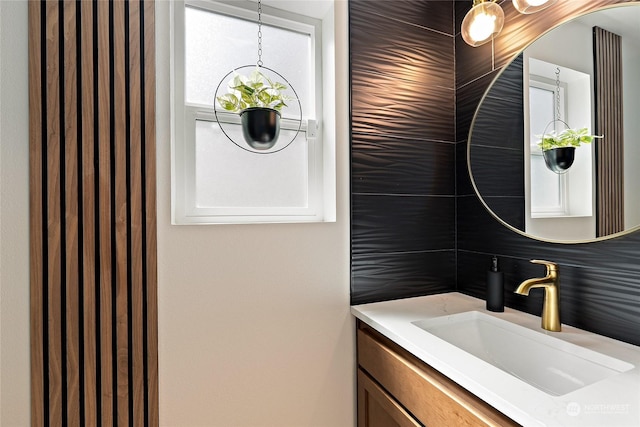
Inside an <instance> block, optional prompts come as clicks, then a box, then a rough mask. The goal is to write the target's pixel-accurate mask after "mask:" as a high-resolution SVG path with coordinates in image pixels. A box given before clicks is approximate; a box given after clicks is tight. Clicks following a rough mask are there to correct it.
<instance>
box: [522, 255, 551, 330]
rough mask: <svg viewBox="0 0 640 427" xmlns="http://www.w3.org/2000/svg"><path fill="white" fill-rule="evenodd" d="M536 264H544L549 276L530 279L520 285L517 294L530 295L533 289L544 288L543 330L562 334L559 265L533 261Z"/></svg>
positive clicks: (537, 260)
mask: <svg viewBox="0 0 640 427" xmlns="http://www.w3.org/2000/svg"><path fill="white" fill-rule="evenodd" d="M531 262H533V263H535V264H543V265H546V266H547V275H546V276H545V277H540V278H535V279H528V280H525V281H524V282H522V283H520V285H519V286H518V289H516V290H515V293H516V294H520V295H529V291H530V290H531V289H532V288H544V303H543V306H542V328H543V329H546V330H548V331H552V332H560V306H559V295H558V292H559V291H558V285H559V283H560V280H559V279H558V265H557V264H555V263H553V262H550V261H543V260H539V259H532V260H531Z"/></svg>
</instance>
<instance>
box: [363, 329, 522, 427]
mask: <svg viewBox="0 0 640 427" xmlns="http://www.w3.org/2000/svg"><path fill="white" fill-rule="evenodd" d="M357 345H358V427H394V426H401V427H404V426H422V425H424V426H427V427H449V426H451V427H471V426H474V427H475V426H500V427H502V426H518V425H519V424H517V423H516V422H514V421H513V420H511V419H510V418H508V417H506V416H505V415H504V414H502V413H501V412H499V411H497V410H496V409H495V408H493V407H492V406H490V405H488V404H487V403H485V402H484V401H483V400H481V399H479V398H478V397H476V396H474V395H473V394H471V393H470V392H468V391H467V390H465V389H464V388H462V387H460V386H459V385H458V384H456V383H454V382H453V381H451V380H450V379H449V378H447V377H445V376H444V375H442V374H441V373H439V372H438V371H436V370H435V369H433V368H432V367H430V366H429V365H427V364H426V363H424V362H422V361H421V360H419V359H417V358H416V357H415V356H413V355H412V354H410V353H409V352H408V351H406V350H404V349H403V348H401V347H400V346H398V345H397V344H395V343H394V342H392V341H391V340H389V339H387V338H386V337H384V336H382V335H381V334H380V333H378V332H377V331H375V330H374V329H372V328H371V327H369V326H367V325H366V324H365V323H363V322H361V321H358V328H357Z"/></svg>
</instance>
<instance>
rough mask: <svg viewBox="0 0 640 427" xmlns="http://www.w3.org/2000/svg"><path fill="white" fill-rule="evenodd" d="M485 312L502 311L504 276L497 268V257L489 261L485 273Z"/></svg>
mask: <svg viewBox="0 0 640 427" xmlns="http://www.w3.org/2000/svg"><path fill="white" fill-rule="evenodd" d="M487 310H489V311H504V274H503V273H502V272H501V271H500V269H499V268H498V257H496V256H494V257H493V258H492V259H491V268H490V269H489V271H487Z"/></svg>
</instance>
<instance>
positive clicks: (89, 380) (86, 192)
mask: <svg viewBox="0 0 640 427" xmlns="http://www.w3.org/2000/svg"><path fill="white" fill-rule="evenodd" d="M94 9H95V7H93V5H92V7H83V8H82V9H81V11H80V12H81V13H79V15H80V26H79V28H80V35H81V36H80V60H81V75H80V82H81V89H80V100H79V102H78V105H79V107H80V111H81V116H80V119H81V122H82V124H81V126H82V129H81V130H82V136H81V141H83V142H84V144H81V145H80V149H81V150H80V151H81V159H82V160H81V163H82V168H81V170H82V174H81V179H80V186H81V187H79V188H78V190H79V192H80V194H81V195H82V198H81V211H82V228H81V229H80V230H81V233H82V234H81V239H80V246H81V248H82V252H81V255H82V258H81V260H82V262H81V263H80V264H81V265H82V287H81V289H82V308H83V310H82V314H83V319H82V321H83V323H82V342H83V354H82V355H81V360H82V361H83V364H84V381H83V384H81V387H82V390H81V393H82V399H83V403H84V405H81V408H84V409H83V410H82V411H81V412H82V413H81V414H80V417H81V419H84V421H85V423H86V425H87V426H91V427H93V426H96V425H97V424H98V405H97V397H98V394H97V384H98V382H97V381H96V379H97V378H96V373H97V371H96V369H97V364H96V360H97V354H96V348H97V346H96V337H98V336H99V333H100V331H99V330H97V328H96V326H97V325H99V323H98V322H97V317H96V315H97V313H96V310H95V307H96V301H97V299H96V298H97V297H98V296H99V293H97V292H96V283H99V278H97V277H96V273H97V272H99V268H97V266H95V260H96V254H97V253H98V252H97V251H96V246H95V245H96V242H97V241H98V239H97V238H96V236H95V230H96V228H95V227H96V218H97V214H96V211H97V209H95V206H96V200H97V199H96V191H95V188H96V184H95V183H96V176H97V175H96V170H95V167H89V166H88V165H92V164H94V159H95V156H96V155H97V150H96V149H95V139H94V131H95V130H97V126H96V123H98V121H97V120H96V119H95V114H96V109H95V108H94V102H92V100H93V98H94V84H96V82H97V80H96V78H95V76H94V57H93V55H94V51H95V49H94V46H95V43H96V39H95V38H94V33H93V29H94V27H93V16H94Z"/></svg>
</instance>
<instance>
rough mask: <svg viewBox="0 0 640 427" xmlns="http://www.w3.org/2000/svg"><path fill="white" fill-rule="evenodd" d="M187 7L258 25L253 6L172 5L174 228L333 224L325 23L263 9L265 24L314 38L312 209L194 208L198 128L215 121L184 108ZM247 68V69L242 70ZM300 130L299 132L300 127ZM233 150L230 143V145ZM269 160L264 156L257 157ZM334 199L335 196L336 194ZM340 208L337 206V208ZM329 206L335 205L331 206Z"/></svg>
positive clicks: (196, 1) (308, 129) (226, 117)
mask: <svg viewBox="0 0 640 427" xmlns="http://www.w3.org/2000/svg"><path fill="white" fill-rule="evenodd" d="M186 7H195V8H199V9H202V10H206V11H211V12H213V13H219V14H223V15H228V16H231V17H236V18H239V19H245V20H249V21H253V22H256V23H257V19H256V11H255V10H254V9H255V5H254V4H253V3H248V2H247V4H244V3H242V4H238V2H233V4H231V2H228V1H220V0H186V1H176V2H171V46H170V48H171V64H172V70H171V71H172V72H171V110H172V143H171V158H172V162H171V163H172V164H171V175H172V179H171V204H172V209H171V212H172V218H171V219H172V223H173V224H177V225H178V224H187V225H188V224H221V223H240V224H245V223H281V222H285V223H299V222H323V221H334V220H335V212H334V213H333V218H332V215H331V214H330V213H329V214H327V212H326V210H327V206H326V202H327V201H326V200H325V198H326V197H327V194H331V193H332V192H331V191H329V192H327V191H326V189H325V188H324V186H325V185H326V181H327V177H326V174H327V173H328V172H330V171H327V170H325V169H326V165H327V162H326V161H325V160H326V159H324V156H325V151H326V149H327V148H326V147H325V146H326V141H324V138H323V131H322V130H323V126H322V123H323V117H322V113H323V95H324V91H325V88H324V87H323V65H322V64H323V58H322V54H323V45H322V21H321V20H319V19H315V18H310V17H307V16H303V15H299V14H294V13H291V12H287V11H282V10H279V9H274V8H271V7H268V6H264V5H263V6H262V22H263V24H265V25H272V26H276V27H280V28H284V29H287V30H292V31H298V32H303V33H311V49H312V52H313V55H312V64H311V69H312V70H314V73H315V75H314V76H315V102H314V104H315V105H314V108H315V111H311V112H310V113H307V112H304V111H303V114H304V116H303V118H302V120H303V121H302V124H301V126H300V133H301V134H303V135H304V137H305V140H306V143H307V144H308V148H307V161H308V162H309V163H308V165H307V171H308V191H307V194H308V205H307V207H304V208H295V207H256V208H241V207H228V208H224V207H198V206H196V203H195V172H196V169H195V160H196V159H195V155H196V152H195V148H196V147H195V144H196V140H195V125H196V121H197V120H206V121H215V116H214V113H213V109H212V107H211V106H210V105H200V104H193V103H190V104H188V103H186V102H185V78H186V75H185V54H186V49H185V36H186V34H185V11H186ZM238 65H239V66H241V65H246V64H238ZM235 116H236V115H235V114H232V113H225V112H220V111H218V118H219V120H220V121H221V122H234V121H236V120H237V121H238V122H239V119H238V118H237V117H235ZM293 122H294V123H295V128H296V129H297V128H298V123H297V122H296V121H293ZM293 126H294V124H292V121H291V120H287V119H284V120H283V121H282V127H283V128H285V129H286V128H287V127H293ZM227 142H228V143H229V144H232V142H231V141H227ZM255 155H265V154H255ZM333 197H335V190H334V191H333ZM334 204H335V202H334ZM329 205H331V202H330V201H329Z"/></svg>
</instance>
